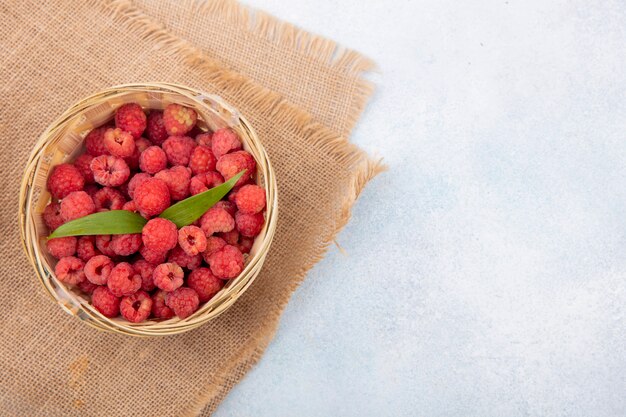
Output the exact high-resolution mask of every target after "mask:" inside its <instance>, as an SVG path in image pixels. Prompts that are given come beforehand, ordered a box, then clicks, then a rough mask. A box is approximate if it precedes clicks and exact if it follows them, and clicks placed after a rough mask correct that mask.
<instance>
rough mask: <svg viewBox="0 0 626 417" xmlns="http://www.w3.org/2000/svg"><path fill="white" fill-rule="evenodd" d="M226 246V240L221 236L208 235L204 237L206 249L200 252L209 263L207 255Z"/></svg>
mask: <svg viewBox="0 0 626 417" xmlns="http://www.w3.org/2000/svg"><path fill="white" fill-rule="evenodd" d="M224 246H226V241H225V240H224V239H222V238H221V237H217V236H209V237H207V238H206V250H205V251H204V253H203V254H202V256H203V257H204V262H206V263H209V256H211V255H213V254H214V253H215V252H217V251H218V250H220V249H222V248H223V247H224Z"/></svg>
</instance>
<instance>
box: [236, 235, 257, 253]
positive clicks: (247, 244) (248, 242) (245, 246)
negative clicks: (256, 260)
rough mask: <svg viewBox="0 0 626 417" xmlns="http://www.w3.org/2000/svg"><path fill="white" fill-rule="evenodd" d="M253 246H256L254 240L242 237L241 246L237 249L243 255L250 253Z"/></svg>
mask: <svg viewBox="0 0 626 417" xmlns="http://www.w3.org/2000/svg"><path fill="white" fill-rule="evenodd" d="M252 245H254V239H253V238H251V237H241V239H239V244H238V245H237V248H238V249H239V251H241V253H250V250H252Z"/></svg>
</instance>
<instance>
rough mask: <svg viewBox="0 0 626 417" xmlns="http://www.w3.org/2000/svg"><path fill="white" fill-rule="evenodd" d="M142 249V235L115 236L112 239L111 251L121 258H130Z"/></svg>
mask: <svg viewBox="0 0 626 417" xmlns="http://www.w3.org/2000/svg"><path fill="white" fill-rule="evenodd" d="M140 247H141V234H140V233H135V234H126V235H115V236H113V238H112V239H111V250H113V252H115V253H116V254H117V255H120V256H128V255H132V254H133V253H135V252H137V251H138V250H139V248H140Z"/></svg>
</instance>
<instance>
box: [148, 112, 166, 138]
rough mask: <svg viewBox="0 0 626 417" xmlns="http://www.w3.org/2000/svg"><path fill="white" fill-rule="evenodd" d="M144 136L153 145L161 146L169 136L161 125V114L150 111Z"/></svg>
mask: <svg viewBox="0 0 626 417" xmlns="http://www.w3.org/2000/svg"><path fill="white" fill-rule="evenodd" d="M146 136H148V139H150V141H152V143H154V144H155V145H160V144H162V143H163V142H164V141H165V139H167V137H168V136H169V135H168V134H167V130H165V125H164V124H163V112H162V111H157V110H152V111H151V112H150V114H149V115H148V126H147V128H146Z"/></svg>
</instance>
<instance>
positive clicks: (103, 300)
mask: <svg viewBox="0 0 626 417" xmlns="http://www.w3.org/2000/svg"><path fill="white" fill-rule="evenodd" d="M91 304H92V305H93V306H94V307H95V308H96V310H98V311H99V312H100V313H102V315H103V316H106V317H116V316H117V315H118V314H119V313H120V299H119V298H117V297H116V296H115V295H113V293H112V292H111V291H110V290H109V289H108V288H107V287H98V288H96V289H95V290H93V294H91Z"/></svg>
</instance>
